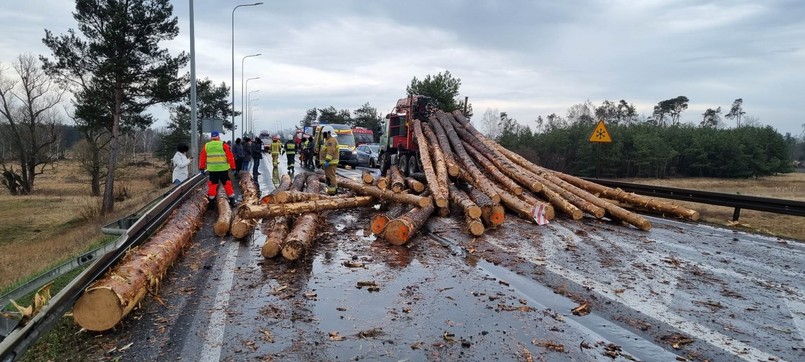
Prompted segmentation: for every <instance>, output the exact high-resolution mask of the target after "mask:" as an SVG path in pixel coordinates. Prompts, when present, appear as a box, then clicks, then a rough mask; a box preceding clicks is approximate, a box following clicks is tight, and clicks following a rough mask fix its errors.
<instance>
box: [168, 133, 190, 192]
mask: <svg viewBox="0 0 805 362" xmlns="http://www.w3.org/2000/svg"><path fill="white" fill-rule="evenodd" d="M189 150H190V147H188V146H187V145H186V144H184V143H180V144H178V145H176V154H174V155H173V159H172V160H171V164H172V165H173V173H171V179H172V180H173V184H174V185H178V184H180V183H182V181H184V180H187V177H188V176H189V172H188V170H187V166H189V165H190V160H192V159H193V158H192V157H187V151H189Z"/></svg>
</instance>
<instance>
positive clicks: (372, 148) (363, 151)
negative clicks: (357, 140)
mask: <svg viewBox="0 0 805 362" xmlns="http://www.w3.org/2000/svg"><path fill="white" fill-rule="evenodd" d="M357 151H358V153H357V156H358V166H367V167H380V164H378V163H377V156H378V154H379V153H380V144H377V143H369V144H365V145H360V146H358V149H357Z"/></svg>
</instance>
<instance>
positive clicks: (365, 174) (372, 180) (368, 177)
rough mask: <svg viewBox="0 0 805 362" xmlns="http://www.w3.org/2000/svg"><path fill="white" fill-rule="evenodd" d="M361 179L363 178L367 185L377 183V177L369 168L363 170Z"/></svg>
mask: <svg viewBox="0 0 805 362" xmlns="http://www.w3.org/2000/svg"><path fill="white" fill-rule="evenodd" d="M361 180H363V183H365V184H367V185H372V184H374V183H375V177H374V175H372V173H371V172H369V170H363V172H361Z"/></svg>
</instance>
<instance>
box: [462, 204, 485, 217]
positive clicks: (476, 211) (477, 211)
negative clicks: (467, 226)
mask: <svg viewBox="0 0 805 362" xmlns="http://www.w3.org/2000/svg"><path fill="white" fill-rule="evenodd" d="M465 212H466V213H467V216H469V217H471V218H473V219H477V218H479V217H481V214H482V212H481V208H480V207H478V206H471V207H469V208H467V210H465Z"/></svg>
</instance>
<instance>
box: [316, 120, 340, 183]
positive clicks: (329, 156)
mask: <svg viewBox="0 0 805 362" xmlns="http://www.w3.org/2000/svg"><path fill="white" fill-rule="evenodd" d="M321 133H322V137H323V138H324V139H325V140H326V141H324V145H323V146H321V150H320V151H319V160H320V162H321V164H322V166H323V167H322V168H324V174H325V175H326V176H327V194H329V195H335V193H336V192H337V191H338V188H337V187H338V183H337V182H336V176H335V169H336V167H338V138H337V137H336V135H335V129H333V127H332V126H324V128H322V130H321Z"/></svg>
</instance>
